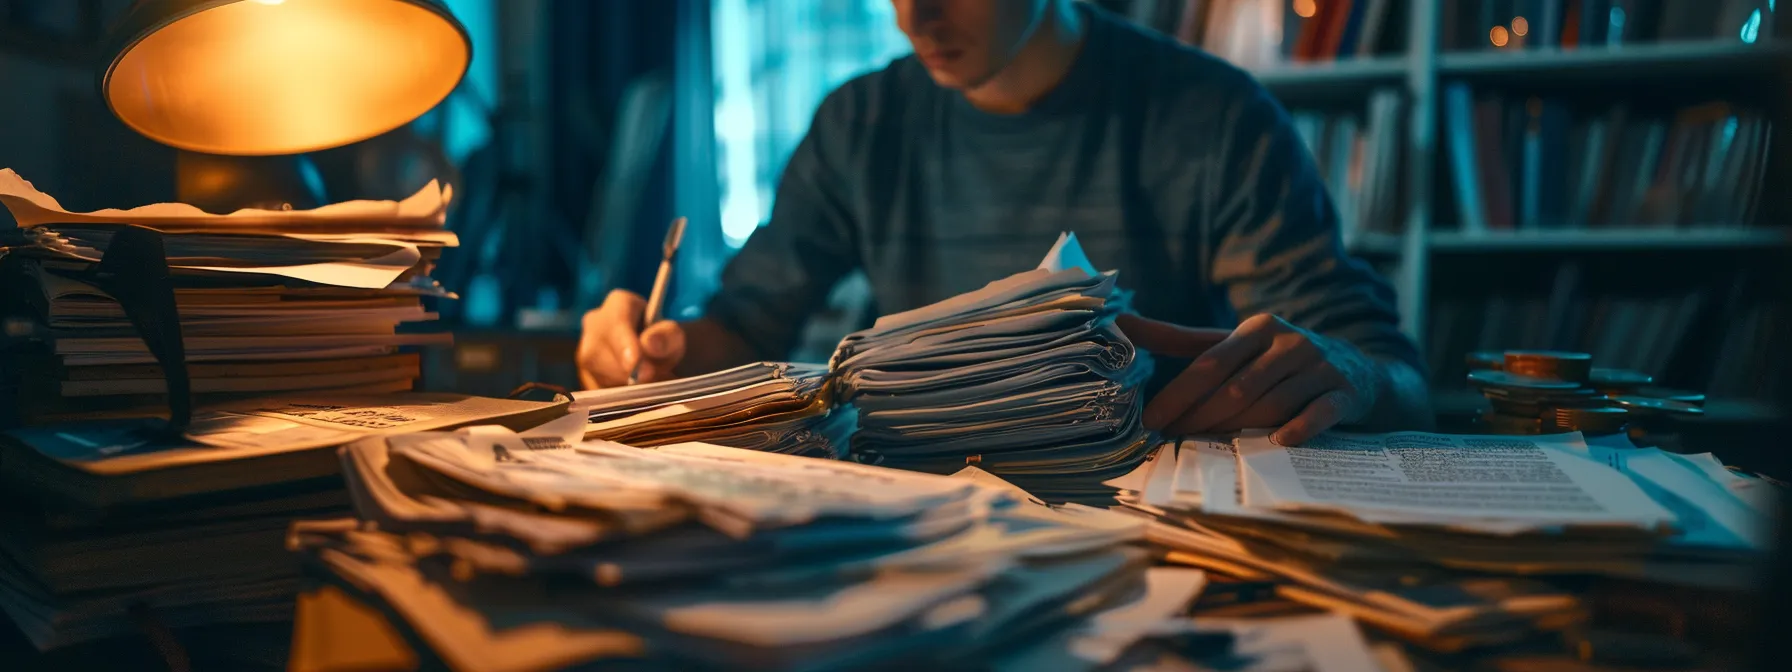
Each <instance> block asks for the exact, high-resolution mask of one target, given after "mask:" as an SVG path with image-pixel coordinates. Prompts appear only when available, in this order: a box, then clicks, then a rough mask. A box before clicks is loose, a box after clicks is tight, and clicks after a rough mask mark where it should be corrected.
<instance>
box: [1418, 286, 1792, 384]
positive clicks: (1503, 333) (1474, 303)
mask: <svg viewBox="0 0 1792 672" xmlns="http://www.w3.org/2000/svg"><path fill="white" fill-rule="evenodd" d="M1789 308H1792V306H1789V305H1788V304H1787V303H1786V302H1785V301H1783V300H1781V301H1775V300H1769V299H1766V298H1761V297H1757V298H1754V299H1749V300H1736V299H1732V298H1730V297H1725V296H1721V295H1713V293H1710V292H1704V291H1698V290H1683V291H1677V292H1662V293H1655V294H1649V293H1641V292H1626V293H1581V292H1578V291H1574V290H1573V289H1567V290H1564V289H1563V285H1562V283H1557V287H1556V290H1555V291H1552V292H1550V293H1547V294H1518V293H1503V292H1501V291H1500V290H1497V289H1496V290H1494V293H1490V294H1484V295H1469V296H1440V297H1438V298H1437V299H1436V300H1435V301H1434V304H1433V307H1432V315H1431V320H1430V334H1429V337H1428V338H1429V343H1428V348H1427V352H1428V353H1430V354H1429V356H1430V360H1431V361H1430V362H1429V365H1430V367H1431V371H1432V376H1433V380H1434V381H1435V384H1437V385H1438V386H1439V387H1456V386H1459V385H1460V381H1461V380H1463V377H1464V376H1466V375H1467V374H1468V365H1467V363H1466V362H1465V361H1464V356H1465V355H1466V354H1467V353H1470V352H1476V351H1487V350H1501V349H1561V350H1571V351H1578V352H1590V353H1594V358H1595V359H1594V362H1593V365H1594V366H1601V367H1611V368H1620V369H1630V370H1634V371H1642V372H1645V373H1649V374H1651V375H1654V376H1655V377H1656V380H1657V381H1658V382H1662V383H1666V384H1668V385H1670V386H1672V387H1681V388H1689V389H1696V390H1698V391H1700V392H1703V393H1705V394H1707V395H1709V396H1710V397H1712V398H1716V399H1777V398H1782V397H1783V396H1784V395H1785V394H1786V393H1787V392H1788V391H1789V390H1788V389H1787V386H1786V384H1785V381H1784V378H1785V375H1784V374H1785V373H1786V366H1787V364H1788V359H1787V357H1786V353H1785V352H1784V350H1783V349H1780V348H1772V347H1768V346H1769V344H1770V343H1772V342H1774V341H1773V339H1774V338H1785V337H1786V333H1785V330H1786V326H1785V325H1786V323H1787V320H1789V319H1792V311H1789V310H1788V309H1789ZM1713 354H1715V356H1713Z"/></svg>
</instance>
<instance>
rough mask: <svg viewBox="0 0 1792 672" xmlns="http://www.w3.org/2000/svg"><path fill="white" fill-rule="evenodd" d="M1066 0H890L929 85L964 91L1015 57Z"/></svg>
mask: <svg viewBox="0 0 1792 672" xmlns="http://www.w3.org/2000/svg"><path fill="white" fill-rule="evenodd" d="M1070 1H1071V0H890V4H892V5H894V6H895V8H896V25H897V26H898V27H900V28H901V29H902V32H903V34H905V35H908V41H909V43H910V44H913V45H914V47H915V56H916V57H918V58H919V59H920V61H921V64H922V65H923V66H925V67H926V68H927V72H928V74H930V75H932V76H933V81H934V82H936V83H938V84H939V85H940V86H944V87H946V88H949V89H958V90H961V91H962V90H969V89H975V88H977V87H979V86H982V85H983V84H984V83H987V82H988V81H989V80H990V79H991V78H994V77H995V76H996V74H997V73H1000V72H1001V71H1002V69H1003V68H1006V67H1008V64H1009V63H1010V62H1011V61H1013V60H1014V58H1015V56H1016V55H1017V54H1019V53H1020V51H1021V47H1023V46H1025V45H1026V43H1027V40H1028V39H1030V38H1031V37H1032V36H1033V35H1034V33H1036V32H1037V30H1038V28H1039V26H1040V24H1041V23H1042V22H1043V21H1044V20H1045V19H1046V17H1048V16H1050V15H1051V12H1052V11H1053V10H1055V9H1057V5H1059V3H1069V2H1070Z"/></svg>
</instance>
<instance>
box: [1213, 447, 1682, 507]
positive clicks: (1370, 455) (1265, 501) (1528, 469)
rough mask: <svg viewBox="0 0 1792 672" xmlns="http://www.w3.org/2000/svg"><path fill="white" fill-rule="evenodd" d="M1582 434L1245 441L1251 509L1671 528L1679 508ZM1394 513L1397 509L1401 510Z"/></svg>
mask: <svg viewBox="0 0 1792 672" xmlns="http://www.w3.org/2000/svg"><path fill="white" fill-rule="evenodd" d="M1586 454H1587V451H1586V444H1585V443H1584V442H1583V441H1581V438H1580V435H1579V434H1564V435H1555V436H1537V437H1519V436H1450V435H1443V434H1426V433H1417V432H1404V433H1397V434H1382V435H1351V434H1324V435H1321V436H1319V437H1316V438H1314V439H1313V440H1310V441H1308V442H1307V444H1306V445H1304V446H1299V447H1284V446H1279V445H1276V444H1275V443H1272V442H1271V441H1270V440H1269V438H1268V437H1267V435H1266V434H1264V433H1261V432H1256V433H1251V434H1247V435H1243V436H1240V437H1239V439H1238V455H1239V466H1240V468H1241V469H1242V470H1245V471H1246V472H1247V474H1246V475H1247V476H1250V477H1248V478H1244V479H1243V485H1244V489H1245V491H1244V501H1245V503H1246V504H1248V505H1249V506H1251V507H1254V508H1257V507H1267V508H1280V509H1285V510H1297V509H1326V510H1333V511H1338V512H1342V513H1347V514H1349V515H1352V516H1355V517H1357V518H1360V519H1363V520H1367V521H1375V522H1379V521H1386V520H1390V519H1392V520H1399V521H1409V520H1411V519H1412V518H1413V516H1427V517H1429V518H1431V519H1433V520H1436V521H1439V522H1447V520H1448V519H1450V518H1458V519H1470V520H1474V519H1501V520H1517V521H1542V522H1549V523H1553V524H1585V525H1626V526H1637V527H1643V528H1654V527H1658V526H1664V525H1669V524H1671V523H1672V522H1673V521H1674V516H1673V514H1671V513H1669V512H1668V511H1667V510H1666V509H1664V508H1662V507H1661V505H1659V504H1657V503H1655V501H1654V500H1652V499H1650V498H1649V496H1648V495H1647V494H1645V493H1644V492H1643V491H1642V489H1641V488H1639V487H1637V485H1636V484H1635V483H1632V482H1631V481H1630V479H1629V478H1627V477H1626V476H1624V475H1623V474H1621V473H1619V472H1618V471H1616V470H1614V469H1611V468H1610V467H1608V466H1606V465H1604V464H1600V463H1598V462H1595V461H1593V460H1591V459H1589V458H1588V457H1586ZM1388 514H1392V515H1391V516H1390V515H1388Z"/></svg>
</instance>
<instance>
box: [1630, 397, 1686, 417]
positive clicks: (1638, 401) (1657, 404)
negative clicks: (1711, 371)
mask: <svg viewBox="0 0 1792 672" xmlns="http://www.w3.org/2000/svg"><path fill="white" fill-rule="evenodd" d="M1612 403H1614V404H1617V405H1618V406H1620V407H1622V408H1624V409H1625V410H1628V411H1630V412H1632V413H1635V414H1638V415H1671V416H1679V417H1698V416H1702V415H1704V414H1705V409H1703V408H1699V407H1698V406H1694V405H1692V404H1690V403H1687V402H1684V401H1675V400H1672V399H1656V398H1653V397H1638V396H1622V397H1612Z"/></svg>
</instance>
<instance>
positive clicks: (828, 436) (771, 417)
mask: <svg viewBox="0 0 1792 672" xmlns="http://www.w3.org/2000/svg"><path fill="white" fill-rule="evenodd" d="M827 376H828V371H827V367H824V366H820V365H814V364H790V363H782V362H778V363H773V362H760V363H757V364H748V365H746V366H741V367H737V368H733V369H729V370H727V371H719V372H716V373H712V374H708V375H703V376H695V377H692V378H681V379H677V380H669V381H665V382H659V383H648V384H645V385H630V386H628V387H617V388H610V389H603V390H589V391H585V392H578V393H575V394H574V395H573V409H574V412H575V413H576V412H581V411H582V412H583V413H584V417H585V418H586V419H587V421H588V422H587V424H586V426H585V438H586V439H602V440H605V441H615V442H618V443H625V444H628V445H631V446H640V447H643V448H651V447H656V446H663V445H668V444H674V443H689V442H706V443H714V444H717V445H723V446H732V447H735V448H747V449H750V450H763V451H769V452H775V453H788V454H791V455H806V456H810V457H831V458H838V457H840V455H841V454H842V453H843V452H844V448H845V447H846V440H847V437H848V436H850V435H851V433H852V429H853V416H852V413H851V409H841V408H834V405H833V404H832V403H830V395H829V394H828V384H827V381H828V377H827Z"/></svg>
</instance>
